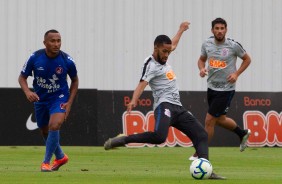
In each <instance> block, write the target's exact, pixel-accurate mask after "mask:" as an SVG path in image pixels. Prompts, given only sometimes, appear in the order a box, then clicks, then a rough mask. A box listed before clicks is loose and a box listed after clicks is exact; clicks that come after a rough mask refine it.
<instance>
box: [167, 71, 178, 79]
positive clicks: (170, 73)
mask: <svg viewBox="0 0 282 184" xmlns="http://www.w3.org/2000/svg"><path fill="white" fill-rule="evenodd" d="M175 77H176V75H175V73H174V72H173V71H172V70H169V71H168V72H167V73H166V78H167V79H168V80H173V79H175Z"/></svg>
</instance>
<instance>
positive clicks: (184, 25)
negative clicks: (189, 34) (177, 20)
mask: <svg viewBox="0 0 282 184" xmlns="http://www.w3.org/2000/svg"><path fill="white" fill-rule="evenodd" d="M189 25H190V22H188V21H185V22H182V23H181V24H180V29H181V30H182V31H186V30H187V29H189Z"/></svg>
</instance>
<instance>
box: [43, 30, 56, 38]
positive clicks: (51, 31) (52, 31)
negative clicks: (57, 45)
mask: <svg viewBox="0 0 282 184" xmlns="http://www.w3.org/2000/svg"><path fill="white" fill-rule="evenodd" d="M49 33H59V31H57V30H55V29H50V30H49V31H47V32H46V33H45V34H44V38H46V36H47V35H48V34H49Z"/></svg>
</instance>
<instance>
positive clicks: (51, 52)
mask: <svg viewBox="0 0 282 184" xmlns="http://www.w3.org/2000/svg"><path fill="white" fill-rule="evenodd" d="M44 45H45V47H46V53H47V55H48V56H50V57H52V56H56V55H57V54H58V53H59V51H60V48H61V35H60V33H49V34H48V35H47V36H46V37H45V40H44Z"/></svg>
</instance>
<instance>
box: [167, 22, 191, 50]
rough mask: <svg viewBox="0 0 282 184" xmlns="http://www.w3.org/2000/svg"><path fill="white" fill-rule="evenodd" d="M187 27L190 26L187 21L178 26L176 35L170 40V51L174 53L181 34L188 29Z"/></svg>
mask: <svg viewBox="0 0 282 184" xmlns="http://www.w3.org/2000/svg"><path fill="white" fill-rule="evenodd" d="M189 25H190V22H188V21H185V22H182V23H181V24H180V26H179V29H178V31H177V33H176V35H175V36H174V37H173V38H172V40H171V41H172V47H171V51H174V50H175V49H176V47H177V44H178V42H179V40H180V38H181V36H182V33H183V32H184V31H186V30H187V29H189Z"/></svg>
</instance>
